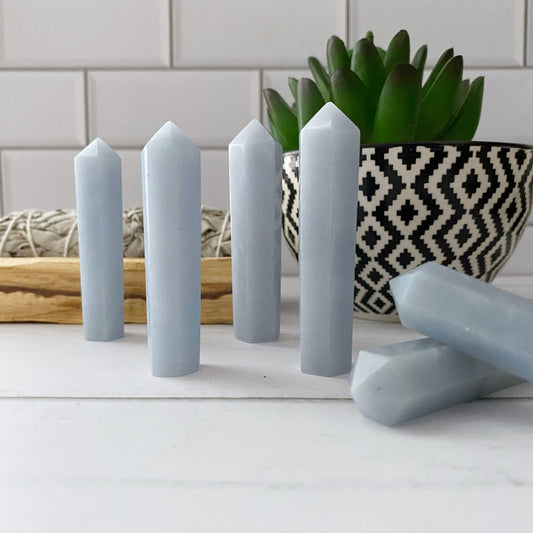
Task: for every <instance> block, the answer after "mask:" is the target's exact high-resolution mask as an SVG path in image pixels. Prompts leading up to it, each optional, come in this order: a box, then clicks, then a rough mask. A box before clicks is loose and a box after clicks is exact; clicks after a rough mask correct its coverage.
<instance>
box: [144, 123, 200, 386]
mask: <svg viewBox="0 0 533 533" xmlns="http://www.w3.org/2000/svg"><path fill="white" fill-rule="evenodd" d="M141 159H142V185H143V213H144V246H145V249H144V250H145V251H144V254H145V265H146V311H147V324H148V352H149V356H150V365H151V370H152V373H153V375H154V376H161V377H171V376H182V375H185V374H190V373H191V372H196V371H197V370H198V367H199V364H200V301H201V292H200V290H201V288H200V265H201V244H200V239H201V197H200V150H199V148H198V147H197V146H196V145H195V144H194V143H193V142H192V141H191V140H190V139H189V138H188V137H187V136H186V135H185V134H184V133H183V132H182V131H181V130H180V129H179V128H177V127H176V126H175V125H174V124H173V123H172V122H167V123H166V124H165V125H164V126H163V127H162V128H161V129H160V130H159V131H158V132H157V133H156V134H155V135H154V136H153V137H152V138H151V139H150V140H149V141H148V143H147V144H146V146H145V147H144V149H143V151H142V156H141Z"/></svg>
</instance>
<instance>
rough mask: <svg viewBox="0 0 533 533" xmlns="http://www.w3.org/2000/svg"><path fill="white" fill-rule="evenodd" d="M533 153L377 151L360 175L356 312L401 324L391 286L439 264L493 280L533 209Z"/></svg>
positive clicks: (467, 145) (425, 146) (510, 147)
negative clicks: (409, 272) (430, 263)
mask: <svg viewBox="0 0 533 533" xmlns="http://www.w3.org/2000/svg"><path fill="white" fill-rule="evenodd" d="M298 168H299V153H298V152H287V153H285V154H284V156H283V203H282V213H283V233H284V235H285V238H286V240H287V242H288V244H289V246H290V248H291V250H292V252H293V253H294V255H295V256H296V257H298V188H299V186H298ZM532 183H533V147H532V146H525V145H516V144H502V143H490V142H457V143H432V142H431V143H430V142H428V143H404V144H369V145H364V146H363V147H362V153H361V163H360V169H359V194H358V220H357V245H356V267H355V283H354V312H355V314H356V316H361V317H363V318H374V319H380V320H397V319H398V318H397V314H396V311H395V308H394V301H393V299H392V295H391V293H390V291H389V280H390V279H391V278H393V277H394V276H397V275H399V274H401V273H402V272H405V271H407V270H410V269H412V268H414V267H416V266H418V265H420V264H422V263H424V262H426V261H437V262H439V263H441V264H443V265H447V266H450V267H452V268H454V269H456V270H459V271H461V272H464V273H466V274H469V275H472V276H475V277H477V278H480V279H482V280H485V281H492V280H493V279H494V277H495V276H496V274H497V273H498V271H499V270H500V269H501V268H502V266H503V265H504V264H505V262H506V261H507V259H509V257H510V256H511V254H512V252H513V251H514V249H515V247H516V244H517V243H518V241H519V239H520V237H521V236H522V233H523V230H524V228H525V226H526V223H527V219H528V216H529V212H530V211H531V202H532V189H533V187H532Z"/></svg>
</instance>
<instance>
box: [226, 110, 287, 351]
mask: <svg viewBox="0 0 533 533" xmlns="http://www.w3.org/2000/svg"><path fill="white" fill-rule="evenodd" d="M229 179H230V205H231V209H230V210H231V267H232V286H233V289H232V290H233V331H234V333H235V337H236V338H237V339H239V340H241V341H245V342H270V341H274V340H276V339H277V338H278V337H279V322H280V292H281V146H280V144H279V143H278V142H276V141H275V140H274V139H273V138H272V136H271V135H270V133H269V132H268V131H267V130H266V129H265V128H264V127H263V126H262V125H261V123H260V122H258V121H257V120H252V121H251V122H250V123H249V124H248V125H247V126H246V127H245V128H244V129H243V130H241V132H240V133H239V134H238V135H237V136H236V137H235V139H233V141H231V143H230V145H229Z"/></svg>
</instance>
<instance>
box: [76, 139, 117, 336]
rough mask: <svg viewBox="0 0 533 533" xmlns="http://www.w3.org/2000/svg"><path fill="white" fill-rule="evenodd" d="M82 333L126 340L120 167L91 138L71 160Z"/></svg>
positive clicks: (103, 145)
mask: <svg viewBox="0 0 533 533" xmlns="http://www.w3.org/2000/svg"><path fill="white" fill-rule="evenodd" d="M74 170H75V184H76V209H77V217H78V243H79V255H80V277H81V280H80V281H81V303H82V311H83V332H84V336H85V339H86V340H88V341H111V340H114V339H119V338H121V337H123V336H124V268H123V242H122V167H121V161H120V157H119V156H118V154H117V153H116V152H115V151H114V150H113V149H112V148H110V147H109V146H108V145H107V144H106V143H105V142H104V141H102V139H95V140H94V141H93V142H92V143H91V144H89V145H88V146H87V147H85V148H84V149H83V150H82V151H81V152H80V153H79V154H78V155H77V156H76V157H75V158H74Z"/></svg>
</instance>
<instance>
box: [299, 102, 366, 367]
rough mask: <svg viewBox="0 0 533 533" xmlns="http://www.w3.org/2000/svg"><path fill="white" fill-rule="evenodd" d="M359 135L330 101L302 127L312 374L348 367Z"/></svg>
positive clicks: (304, 327)
mask: <svg viewBox="0 0 533 533" xmlns="http://www.w3.org/2000/svg"><path fill="white" fill-rule="evenodd" d="M359 138H360V136H359V129H358V128H357V126H356V125H355V124H354V123H353V122H351V121H350V119H348V117H346V115H344V114H343V113H342V112H341V111H340V110H339V109H338V108H337V107H336V106H335V105H334V104H332V103H327V104H326V105H325V106H324V107H322V109H320V111H318V113H317V114H316V115H315V116H314V117H313V118H312V119H311V120H310V121H309V122H308V123H307V125H306V126H305V127H304V128H303V129H302V131H301V133H300V253H299V256H300V350H301V368H302V372H305V373H308V374H316V375H319V376H336V375H339V374H345V373H346V372H349V371H350V368H351V362H352V332H353V293H354V270H355V223H356V213H357V189H358V174H359V146H360V145H359Z"/></svg>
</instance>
